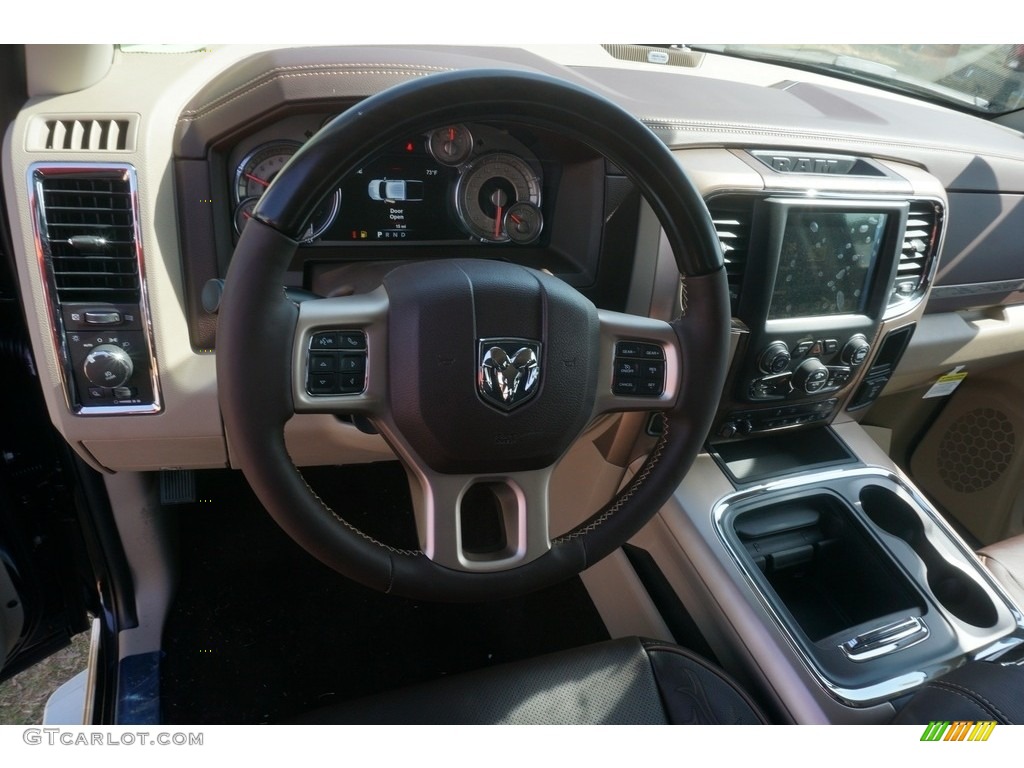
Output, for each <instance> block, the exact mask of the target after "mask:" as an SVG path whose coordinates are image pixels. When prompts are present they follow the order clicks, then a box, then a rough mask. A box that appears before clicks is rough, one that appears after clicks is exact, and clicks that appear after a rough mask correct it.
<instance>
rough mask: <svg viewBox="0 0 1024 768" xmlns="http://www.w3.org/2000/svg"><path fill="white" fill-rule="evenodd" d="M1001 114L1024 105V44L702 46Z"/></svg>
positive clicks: (955, 105)
mask: <svg viewBox="0 0 1024 768" xmlns="http://www.w3.org/2000/svg"><path fill="white" fill-rule="evenodd" d="M691 47H693V48H695V49H698V50H703V51H713V52H716V53H723V54H728V55H731V56H741V57H744V58H751V59H757V60H760V61H774V62H777V63H781V64H788V65H792V66H797V67H801V68H804V69H809V70H813V71H816V72H825V73H827V74H833V75H837V76H839V77H845V78H848V79H852V80H857V81H860V82H866V83H870V84H872V85H880V86H883V87H886V88H890V89H893V90H897V91H900V92H902V93H909V94H911V95H915V96H920V97H923V98H927V99H930V100H933V101H938V102H941V103H944V104H946V105H947V106H953V107H956V108H959V109H967V110H969V111H973V112H977V113H981V114H986V115H999V114H1003V113H1004V112H1010V111H1013V110H1015V109H1019V108H1020V107H1022V106H1024V45H1022V44H1000V45H993V44H988V45H934V44H932V45H927V44H918V45H881V44H878V45H833V44H822V45H815V44H807V45H699V46H691Z"/></svg>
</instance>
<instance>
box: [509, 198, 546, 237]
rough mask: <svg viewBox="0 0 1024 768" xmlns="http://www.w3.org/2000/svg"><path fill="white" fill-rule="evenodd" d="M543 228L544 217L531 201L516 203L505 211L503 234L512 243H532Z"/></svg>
mask: <svg viewBox="0 0 1024 768" xmlns="http://www.w3.org/2000/svg"><path fill="white" fill-rule="evenodd" d="M543 228H544V217H543V215H542V214H541V212H540V208H538V207H537V206H536V205H533V203H516V204H515V205H512V206H510V207H509V209H508V211H506V212H505V235H506V236H507V237H508V239H509V240H511V241H512V242H513V243H519V244H520V245H525V244H527V243H532V242H533V241H534V240H536V239H537V238H538V237H540V231H541V230H542V229H543Z"/></svg>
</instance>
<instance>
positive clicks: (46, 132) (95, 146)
mask: <svg viewBox="0 0 1024 768" xmlns="http://www.w3.org/2000/svg"><path fill="white" fill-rule="evenodd" d="M135 124H136V118H135V116H133V115H125V116H117V117H108V116H100V117H44V116H40V117H37V118H35V120H34V121H33V124H32V127H31V128H30V130H29V131H28V149H29V150H30V151H41V150H49V151H53V150H65V151H78V152H116V151H130V150H134V149H135Z"/></svg>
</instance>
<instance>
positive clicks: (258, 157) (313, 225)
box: [234, 141, 341, 243]
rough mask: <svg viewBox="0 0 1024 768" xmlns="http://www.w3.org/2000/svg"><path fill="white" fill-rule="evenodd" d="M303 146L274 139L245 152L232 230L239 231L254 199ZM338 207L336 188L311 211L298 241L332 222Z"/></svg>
mask: <svg viewBox="0 0 1024 768" xmlns="http://www.w3.org/2000/svg"><path fill="white" fill-rule="evenodd" d="M301 146H302V145H301V144H299V143H298V142H297V141H274V142H271V143H269V144H263V145H262V146H259V147H257V148H256V149H254V150H253V151H252V152H250V153H249V154H248V155H246V156H245V157H244V158H243V159H242V162H241V163H240V164H239V166H238V168H237V169H236V170H235V189H234V193H235V229H236V230H237V231H238V232H239V234H241V232H242V227H243V226H244V225H245V222H246V221H248V220H249V218H250V217H251V216H252V211H253V209H254V208H255V207H256V202H257V201H259V199H260V197H261V196H262V195H263V193H264V191H266V189H267V187H269V186H270V182H272V181H273V180H274V177H275V176H277V174H278V173H279V172H280V171H281V169H282V168H284V166H285V164H286V163H287V162H288V161H289V160H291V157H292V155H294V154H295V153H296V152H298V151H299V147H301ZM340 207H341V192H340V191H335V192H334V193H333V194H331V195H329V196H328V197H327V198H325V199H324V201H323V202H322V203H321V204H320V205H318V206H317V208H316V210H315V211H313V215H312V216H311V217H310V219H309V223H308V224H307V226H306V229H305V230H304V231H303V233H302V237H301V242H304V243H305V242H309V241H310V240H315V239H316V238H318V237H320V235H322V234H323V233H324V232H325V231H326V230H327V228H328V227H329V226H330V225H331V224H332V223H333V222H334V219H335V217H336V216H337V215H338V209H339V208H340Z"/></svg>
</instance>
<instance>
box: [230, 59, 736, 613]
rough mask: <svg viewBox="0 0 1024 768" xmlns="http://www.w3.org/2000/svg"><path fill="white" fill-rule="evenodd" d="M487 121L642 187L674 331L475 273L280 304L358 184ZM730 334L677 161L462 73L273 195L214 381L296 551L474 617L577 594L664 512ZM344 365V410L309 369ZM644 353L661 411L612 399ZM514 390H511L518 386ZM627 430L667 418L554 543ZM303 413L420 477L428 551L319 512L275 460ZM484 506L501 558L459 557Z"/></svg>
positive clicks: (322, 141) (297, 478)
mask: <svg viewBox="0 0 1024 768" xmlns="http://www.w3.org/2000/svg"><path fill="white" fill-rule="evenodd" d="M488 120H489V121H512V122H519V123H527V124H532V125H536V126H539V127H544V128H549V129H551V130H554V131H558V132H559V133H561V134H562V135H565V136H568V137H570V138H574V139H577V140H579V141H581V142H583V143H585V144H587V145H589V146H590V147H592V148H593V149H595V150H596V151H598V152H600V153H602V154H603V155H605V156H606V157H607V158H608V159H609V160H610V161H611V162H613V163H615V164H616V165H617V166H618V167H619V168H620V169H622V170H623V171H624V172H625V173H626V174H627V175H628V176H630V177H631V178H632V180H633V181H634V183H635V184H636V185H637V187H638V188H639V189H640V191H641V192H642V193H643V195H644V196H645V198H646V199H647V201H648V203H649V204H650V206H651V207H652V208H653V210H654V212H655V213H656V214H657V216H658V219H659V220H660V222H661V225H662V227H663V229H664V231H665V235H666V236H667V238H668V242H669V244H670V245H671V247H672V250H673V253H674V255H675V258H676V261H677V263H678V266H679V271H680V274H681V275H682V276H683V284H682V285H683V290H682V296H683V312H682V316H681V317H679V318H678V319H676V320H674V321H672V322H664V321H660V320H652V319H649V318H644V317H637V316H633V315H625V314H619V313H615V312H608V311H604V310H600V311H599V310H598V309H596V308H595V307H594V305H593V304H592V303H591V302H590V301H589V300H587V299H586V298H584V297H583V296H582V295H581V294H579V293H578V292H576V291H575V290H573V289H572V288H570V287H569V286H568V285H567V284H565V283H564V282H562V281H561V280H558V279H557V278H554V277H552V276H550V275H546V274H543V273H540V272H537V271H534V270H530V269H526V268H524V267H519V266H516V265H511V264H507V263H503V262H497V261H490V260H483V259H481V260H461V261H452V260H436V261H435V260H431V261H422V262H418V263H413V264H409V265H406V266H403V267H399V268H397V269H396V270H394V271H393V272H391V273H390V274H388V276H387V277H386V278H385V280H384V284H383V286H381V287H380V288H378V289H377V290H375V291H373V292H371V293H368V294H363V295H356V296H349V297H341V298H330V299H320V300H315V301H305V302H303V303H301V304H295V303H294V302H292V301H291V300H289V299H288V298H287V297H286V296H285V293H284V291H283V290H282V285H283V283H284V273H285V270H286V269H287V267H288V265H289V262H290V260H291V258H292V256H293V255H294V253H295V250H296V248H297V245H298V243H297V241H298V240H299V239H301V236H302V232H303V230H304V228H305V224H306V222H307V220H308V219H309V217H310V215H311V214H312V213H313V210H314V209H315V207H316V206H317V203H318V201H320V200H321V199H323V198H324V197H325V196H326V195H327V194H328V193H329V192H331V191H332V190H333V189H336V188H337V186H338V184H339V182H340V180H341V179H342V178H343V177H344V176H345V175H346V174H348V173H350V172H352V171H355V170H356V169H358V168H359V167H361V165H362V164H363V163H365V162H366V161H367V160H368V159H369V158H370V157H371V156H372V155H373V154H374V153H375V152H376V151H379V150H380V149H381V148H382V147H384V146H387V145H388V144H389V143H392V142H395V141H398V140H403V139H406V138H407V137H408V136H410V135H415V134H417V133H423V132H424V131H426V130H428V129H430V128H434V127H437V126H442V125H450V124H455V123H464V122H474V121H488ZM728 334H729V301H728V295H727V288H726V278H725V272H724V268H723V266H722V256H721V250H720V246H719V244H718V239H717V236H716V234H715V231H714V229H713V226H712V223H711V220H710V217H709V215H708V212H707V208H706V207H705V205H704V203H703V201H702V199H701V198H700V196H699V195H698V193H697V192H696V190H695V189H694V187H693V185H692V184H691V182H690V181H689V179H688V178H687V177H686V175H685V174H684V173H683V171H682V169H681V168H680V166H679V164H678V162H677V161H676V159H675V158H674V157H673V156H672V154H671V153H670V152H669V151H668V149H667V148H666V147H665V145H664V144H663V143H662V142H661V141H660V140H659V139H658V138H657V137H656V136H655V135H654V134H653V133H652V132H651V131H650V130H648V129H647V128H646V127H645V126H644V125H643V124H642V123H640V122H639V121H638V120H636V119H635V118H633V117H632V116H631V115H629V114H628V113H627V112H625V111H624V110H622V109H621V108H619V107H617V106H616V105H614V104H613V103H611V102H610V101H607V100H605V99H603V98H601V97H599V96H596V95H594V94H593V93H590V92H589V91H586V90H584V89H582V88H579V87H577V86H575V85H571V84H569V83H566V82H563V81H560V80H557V79H554V78H551V77H548V76H543V75H538V74H532V73H523V72H514V71H506V70H495V71H465V72H455V73H445V74H440V75H432V76H430V77H427V78H423V79H420V80H416V81H412V82H409V83H406V84H403V85H400V86H397V87H394V88H392V89H389V90H387V91H384V92H382V93H379V94H377V95H376V96H372V97H370V98H368V99H366V100H365V101H362V102H360V103H359V104H358V105H357V106H355V107H353V108H352V109H350V110H349V111H347V112H345V113H344V114H342V115H340V116H338V117H337V118H336V119H334V120H333V121H332V122H331V123H330V124H328V125H327V126H325V127H324V128H323V129H322V130H321V131H320V132H319V133H317V134H316V135H315V136H314V137H313V138H312V139H311V140H310V141H309V142H308V143H307V144H306V145H304V146H303V147H302V149H301V150H300V151H299V152H298V153H296V155H295V156H294V157H293V158H292V160H291V161H290V162H289V164H288V165H287V166H286V167H285V168H284V169H283V170H282V171H281V172H280V173H279V174H278V176H277V177H276V178H275V179H274V181H273V183H272V184H271V185H270V187H269V188H268V189H267V191H266V192H265V193H264V195H263V197H262V199H261V201H260V203H259V204H258V206H257V208H256V210H255V212H254V216H253V219H252V220H250V222H249V223H248V224H247V226H246V228H245V230H244V233H243V235H242V237H241V238H240V240H239V243H238V247H237V249H236V251H235V254H234V257H233V259H232V262H231V266H230V269H229V272H228V275H227V281H226V286H225V291H224V296H223V299H222V302H221V308H220V316H219V325H218V331H217V378H218V387H219V393H220V403H221V410H222V413H223V419H224V428H225V431H226V435H227V439H228V445H229V450H230V454H231V460H232V464H233V465H234V466H236V467H238V468H240V469H241V470H242V471H243V473H244V474H245V476H246V478H247V479H248V481H249V483H250V485H251V486H252V488H253V489H254V491H255V492H256V494H257V495H258V497H259V498H260V500H261V501H262V502H263V504H264V506H265V507H266V508H267V510H268V511H269V512H270V514H271V515H273V517H274V518H275V519H276V520H277V522H278V523H279V524H280V525H281V527H282V528H284V530H285V531H286V532H287V533H288V534H289V535H291V536H292V538H294V539H295V540H296V541H297V542H298V543H299V544H300V545H301V546H303V547H304V548H306V549H307V550H308V551H309V552H311V553H312V554H313V555H315V556H316V557H317V558H319V559H320V560H322V561H323V562H324V563H326V564H327V565H329V566H331V567H332V568H334V569H335V570H337V571H339V572H341V573H342V574H345V575H346V576H348V577H350V578H352V579H354V580H356V581H359V582H362V583H363V584H365V585H367V586H370V587H373V588H376V589H379V590H382V591H384V592H391V593H395V594H400V595H405V596H408V597H414V598H421V599H440V600H454V601H462V600H480V599H490V598H498V597H505V596H511V595H514V594H521V593H525V592H528V591H532V590H534V589H537V588H540V587H542V586H546V585H548V584H551V583H554V582H556V581H558V580H561V579H563V578H566V577H568V576H570V575H573V574H576V573H578V572H580V571H582V570H583V569H584V568H586V567H587V566H589V565H591V564H593V563H594V562H596V561H597V560H599V559H600V558H602V557H604V556H605V555H607V554H609V553H610V552H611V551H613V550H614V549H615V548H616V547H618V546H621V545H622V544H623V543H625V542H626V541H627V540H628V539H629V538H630V537H631V536H632V535H633V534H634V533H636V532H637V531H638V530H639V529H640V528H641V527H642V526H643V525H644V523H646V522H647V521H648V520H649V519H650V518H651V517H652V516H653V515H654V514H655V513H656V512H657V510H658V509H659V508H660V507H661V505H662V504H663V503H664V502H665V501H666V500H667V498H668V497H669V495H670V494H671V493H672V491H673V490H674V489H675V488H676V486H677V485H678V484H679V482H680V481H681V479H682V478H683V476H684V475H685V473H686V471H687V470H688V469H689V467H690V465H691V464H692V462H693V460H694V458H695V456H696V454H697V452H698V450H699V449H700V446H701V443H702V441H703V439H704V437H705V435H706V434H707V430H708V429H709V427H710V424H711V419H712V416H713V413H714V409H715V406H716V404H717V400H718V396H719V394H720V392H721V388H722V384H723V381H724V378H725V368H726V355H727V349H728ZM333 344H340V345H344V348H346V349H350V350H354V351H353V353H352V354H351V355H348V356H347V357H349V358H351V361H350V362H349V365H350V366H352V367H354V368H362V371H361V373H360V375H358V376H356V377H354V378H350V379H347V380H346V382H347V383H348V384H349V385H351V386H350V387H349V390H350V391H348V392H345V393H341V394H339V393H335V394H326V395H325V394H320V393H317V392H311V391H310V386H309V382H308V377H309V370H310V369H309V365H310V362H311V360H312V359H313V354H314V352H316V351H317V350H318V349H322V348H324V346H330V345H333ZM623 344H624V345H625V346H622V345H623ZM630 347H632V350H631V349H630ZM524 350H525V351H524ZM636 350H639V351H640V353H641V354H646V355H650V356H651V357H650V359H651V360H654V361H658V358H660V362H663V364H664V365H663V371H664V375H663V378H662V387H661V392H660V394H658V393H656V392H655V393H653V394H651V393H649V394H637V393H633V394H616V393H614V392H613V387H612V376H613V370H614V368H615V365H616V362H615V359H616V355H617V354H618V355H620V357H621V355H622V354H623V353H624V352H625V353H630V352H631V351H632V352H633V353H635V352H636ZM520 353H521V354H520ZM517 356H518V357H517ZM336 359H337V357H336ZM488 366H490V369H488ZM657 369H658V366H655V369H654V370H655V373H656V372H657ZM516 376H519V377H520V382H519V384H518V385H515V383H514V382H513V381H510V379H515V378H516ZM503 377H504V378H503ZM531 378H532V379H534V380H533V381H532V382H527V381H526V379H531ZM527 383H529V384H530V386H527ZM517 386H518V389H517V388H516V387H517ZM488 387H489V388H488ZM314 389H315V387H314ZM655 389H656V387H655ZM513 390H514V391H515V392H516V393H517V394H512V391H513ZM503 400H504V402H503ZM510 401H515V402H510ZM628 410H634V411H635V410H650V411H661V412H663V413H664V415H665V418H664V424H665V430H664V433H663V435H662V437H661V439H660V440H659V441H658V443H657V445H656V447H655V448H654V449H653V451H652V452H651V454H650V455H649V457H648V459H647V461H646V462H645V463H644V465H643V466H642V468H641V469H640V470H639V471H638V473H637V474H636V475H635V476H634V478H633V479H632V480H631V481H630V482H629V483H628V485H627V486H626V487H625V488H624V489H623V490H622V491H621V492H620V493H619V494H618V495H617V496H616V497H615V498H613V499H612V500H611V501H610V502H609V503H608V504H607V505H606V506H605V507H603V508H602V509H601V510H599V511H598V512H597V513H595V514H594V515H593V516H591V517H590V518H589V519H588V520H586V521H585V522H584V523H582V524H581V525H580V526H578V527H577V528H575V529H574V530H572V531H569V532H568V533H566V534H564V535H561V536H558V537H557V538H552V537H551V535H550V533H549V531H548V481H549V478H550V476H551V472H552V469H553V467H554V465H555V464H556V463H557V462H558V459H559V458H560V457H561V456H562V455H563V454H564V452H565V451H566V450H567V449H568V448H569V446H570V445H571V444H572V443H573V441H574V440H575V439H577V438H578V437H579V435H580V434H581V433H582V432H583V430H584V429H585V428H586V427H587V425H588V424H589V423H590V422H591V421H592V420H593V419H594V418H595V417H597V416H599V415H601V414H603V413H608V412H613V411H628ZM296 412H320V413H323V412H327V413H336V414H342V413H348V414H361V415H364V416H366V417H368V418H369V419H370V420H371V421H372V422H373V423H374V424H375V425H376V426H377V428H378V429H379V430H380V432H381V433H382V434H383V435H384V436H385V438H386V439H387V441H388V442H389V444H390V445H391V446H392V448H393V449H394V450H395V452H396V453H397V454H398V456H399V457H400V458H401V460H402V461H403V462H404V463H405V466H406V469H407V472H408V474H409V477H410V488H411V490H412V495H413V499H414V506H415V511H416V520H417V527H418V531H419V537H420V544H421V549H420V550H418V551H413V550H402V549H397V548H394V547H391V546H389V545H387V544H386V543H383V542H379V541H377V540H375V539H373V538H372V537H370V536H368V535H367V534H365V533H363V532H362V531H360V530H358V529H356V528H355V527H354V526H352V525H351V524H349V523H348V522H346V521H345V519H344V510H338V511H337V512H336V511H334V510H332V509H330V508H328V507H327V505H326V504H324V503H323V502H322V501H321V500H320V499H319V498H318V497H317V496H316V494H315V493H314V492H313V491H312V489H310V488H309V486H308V485H307V484H306V483H305V481H304V479H303V477H302V475H301V474H300V472H299V471H298V469H296V467H295V466H294V465H293V463H292V461H291V459H290V457H289V456H288V453H287V451H286V448H285V442H284V425H285V422H287V421H288V419H289V418H291V417H292V415H293V414H294V413H296ZM478 487H483V488H484V489H486V491H487V492H488V493H490V494H491V496H492V499H493V501H494V503H496V504H498V507H499V509H500V517H501V519H502V521H503V523H504V528H505V541H504V543H503V544H502V545H501V546H499V547H497V548H496V549H495V548H491V549H490V550H487V551H481V550H474V549H473V548H472V547H470V546H469V545H468V544H467V539H466V536H465V535H464V534H465V531H464V525H463V523H464V522H465V520H464V519H463V517H462V513H461V512H460V505H461V504H462V503H463V501H464V500H465V498H466V493H467V491H469V490H470V489H471V488H478Z"/></svg>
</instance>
